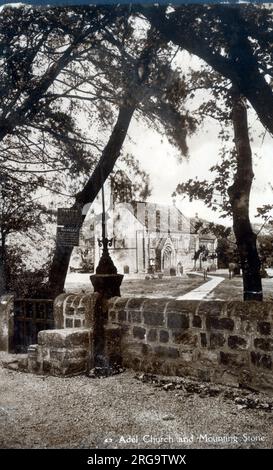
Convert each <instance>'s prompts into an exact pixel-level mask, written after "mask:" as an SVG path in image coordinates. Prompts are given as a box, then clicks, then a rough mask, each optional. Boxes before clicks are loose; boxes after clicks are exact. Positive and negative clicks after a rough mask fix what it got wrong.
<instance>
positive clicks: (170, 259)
mask: <svg viewBox="0 0 273 470" xmlns="http://www.w3.org/2000/svg"><path fill="white" fill-rule="evenodd" d="M174 266H175V251H174V248H173V246H172V245H171V244H169V243H168V244H166V245H165V247H164V249H163V250H162V270H163V271H164V272H165V273H166V274H170V269H171V268H173V267H174Z"/></svg>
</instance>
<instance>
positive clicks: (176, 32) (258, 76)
mask: <svg viewBox="0 0 273 470" xmlns="http://www.w3.org/2000/svg"><path fill="white" fill-rule="evenodd" d="M134 10H135V11H136V12H138V13H141V14H143V16H144V17H145V18H147V19H148V20H149V21H150V23H151V24H152V25H153V27H154V28H156V29H157V30H158V31H159V32H160V34H161V35H162V37H163V38H164V39H165V40H166V41H172V43H173V44H175V45H177V46H179V47H181V49H185V50H187V51H188V52H189V53H190V54H194V55H196V56H198V57H199V58H200V59H202V60H203V61H204V62H205V63H207V64H208V65H209V66H210V67H211V68H212V69H213V70H214V71H216V72H217V73H218V74H220V75H221V76H222V77H224V78H227V79H228V80H230V81H231V82H232V83H234V84H235V85H236V87H237V88H238V92H239V93H240V94H242V95H243V96H244V97H245V98H246V99H247V100H248V101H249V102H250V103H251V105H252V106H253V108H254V109H255V111H256V113H257V115H258V117H259V119H260V121H261V123H262V124H263V125H264V127H265V128H266V129H267V130H269V132H271V133H273V92H272V87H271V85H270V83H268V81H269V80H271V79H272V56H271V53H272V45H271V44H272V39H273V34H272V24H273V17H272V12H271V8H270V7H267V5H255V4H247V5H222V4H219V5H218V4H216V5H200V4H199V5H198V4H197V5H178V6H177V5H173V6H172V7H171V9H169V7H167V6H156V7H154V6H150V5H147V6H146V5H145V6H142V7H139V6H136V7H134Z"/></svg>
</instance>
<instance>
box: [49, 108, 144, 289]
mask: <svg viewBox="0 0 273 470" xmlns="http://www.w3.org/2000/svg"><path fill="white" fill-rule="evenodd" d="M134 111H135V106H132V105H130V104H124V105H123V106H121V107H120V110H119V114H118V118H117V122H116V124H115V127H114V129H113V131H112V134H111V136H110V138H109V141H108V143H107V145H106V146H105V148H104V150H103V152H102V155H101V158H100V160H99V162H98V164H97V166H96V168H95V170H94V172H93V173H92V175H91V177H90V178H89V180H88V181H87V183H86V184H85V186H84V188H83V190H82V191H81V192H80V193H78V194H77V195H76V203H75V204H74V206H73V207H74V208H75V207H77V208H79V209H83V207H84V205H85V204H88V203H92V202H93V201H94V199H95V198H96V196H97V195H98V193H99V191H100V189H101V187H102V184H103V183H104V182H105V180H106V179H107V178H108V176H109V175H110V173H111V172H112V171H113V168H114V166H115V163H116V161H117V159H118V157H119V155H120V152H121V148H122V145H123V142H124V140H125V137H126V135H127V131H128V128H129V125H130V122H131V119H132V117H133V113H134ZM83 220H84V218H83V219H82V223H83ZM72 250H73V248H72V247H62V246H59V245H56V249H55V253H54V257H53V261H52V264H51V267H50V271H49V280H48V287H49V294H50V295H51V296H52V297H56V296H57V295H59V294H61V293H62V292H63V289H64V283H65V278H66V274H67V270H68V266H69V261H70V257H71V253H72Z"/></svg>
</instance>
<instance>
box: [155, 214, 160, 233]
mask: <svg viewBox="0 0 273 470" xmlns="http://www.w3.org/2000/svg"><path fill="white" fill-rule="evenodd" d="M155 225H156V231H157V232H160V211H158V210H157V211H156V213H155Z"/></svg>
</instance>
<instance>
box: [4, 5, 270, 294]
mask: <svg viewBox="0 0 273 470" xmlns="http://www.w3.org/2000/svg"><path fill="white" fill-rule="evenodd" d="M28 11H29V12H30V14H29V17H26V25H29V24H30V23H29V20H30V17H31V15H33V11H32V10H31V9H30V10H28ZM55 11H58V12H59V14H60V18H58V21H56V20H55V22H54V15H53V13H52V12H53V10H52V11H51V13H50V14H49V15H48V16H46V21H44V18H42V17H39V21H38V23H39V25H38V27H37V30H36V31H35V34H34V38H35V41H34V43H35V47H33V42H32V43H29V42H27V46H29V44H31V47H30V51H31V54H29V51H28V54H27V59H28V60H30V64H31V65H32V62H31V60H32V59H31V58H32V57H34V58H36V59H37V57H38V56H39V54H38V52H40V51H41V49H39V47H40V44H42V53H43V54H44V55H45V56H46V57H47V54H48V53H50V54H51V56H50V64H51V66H50V67H46V71H45V73H44V74H43V75H42V76H41V77H38V78H37V77H34V79H33V77H31V80H24V79H23V80H22V82H24V83H28V82H29V84H30V85H31V86H29V85H28V86H26V85H24V87H21V85H20V79H19V80H17V76H16V73H17V75H18V63H19V62H18V60H17V62H16V60H15V70H16V73H15V81H16V80H17V82H16V83H18V84H19V85H18V87H17V89H16V90H15V95H14V99H15V98H16V99H15V104H17V107H16V106H15V107H14V108H15V111H16V113H15V114H14V112H13V109H12V111H11V108H10V109H9V113H7V114H6V117H8V119H5V123H4V120H3V119H2V121H1V119H0V124H2V127H1V125H0V139H1V138H4V137H5V136H6V137H7V136H10V135H12V133H13V132H14V129H15V128H16V129H18V128H19V127H20V126H24V125H31V123H32V122H33V119H34V118H35V119H39V116H40V120H39V125H38V128H37V125H36V130H37V129H38V131H41V123H42V122H44V114H43V112H44V110H47V109H48V106H49V105H52V103H56V100H58V99H60V98H63V99H66V98H68V99H69V100H70V101H71V100H73V99H74V98H75V95H74V97H73V95H72V93H71V92H72V91H73V90H74V91H75V90H77V93H76V99H77V98H78V97H79V93H80V94H81V99H85V100H89V101H91V100H97V98H98V97H97V96H96V97H95V98H94V96H93V98H92V97H90V96H86V98H84V97H83V96H82V95H83V93H81V92H79V90H78V88H79V83H80V80H82V75H80V76H79V74H78V69H77V67H76V74H75V69H74V70H73V72H72V73H71V70H70V69H69V68H67V66H68V65H70V64H72V62H73V63H75V62H77V65H79V66H80V67H83V66H84V65H83V63H84V62H85V63H86V62H88V61H90V62H91V63H92V64H93V65H95V66H96V67H98V66H100V64H101V54H103V56H104V57H105V54H106V53H107V51H108V52H109V51H110V54H112V56H113V55H116V57H112V60H113V61H116V62H115V63H117V62H119V61H120V62H121V64H122V66H123V71H124V70H126V71H127V72H128V71H129V72H130V70H133V74H132V73H129V77H130V80H129V81H131V87H132V85H133V87H135V86H136V90H137V91H139V90H140V88H141V87H143V85H144V84H145V87H144V88H145V90H146V91H147V84H148V85H149V87H148V88H149V90H150V92H151V89H152V88H153V96H154V97H157V98H158V95H161V99H159V100H157V101H156V103H155V104H154V102H153V101H152V100H150V101H149V100H146V99H143V96H142V99H140V100H139V99H137V100H136V99H135V97H134V99H133V100H132V99H131V98H132V96H131V95H132V94H131V92H130V90H129V88H130V87H129V88H128V86H127V88H126V87H125V88H124V87H122V90H123V93H122V94H121V95H119V101H118V102H117V101H116V100H115V105H116V106H117V107H118V110H119V111H118V118H117V121H116V125H115V126H114V129H113V133H112V135H111V137H110V139H109V141H108V144H107V145H106V147H105V148H104V150H103V152H102V155H101V158H100V159H99V162H98V164H97V166H96V167H95V169H94V172H93V174H92V176H91V177H90V178H89V180H88V181H87V183H86V184H85V186H84V188H83V189H82V190H81V191H80V192H79V193H78V194H77V196H76V205H77V207H82V206H83V205H84V204H85V203H87V202H92V200H93V198H94V197H95V195H96V194H97V192H98V191H99V189H100V187H101V184H102V183H103V181H104V179H105V178H106V177H107V176H108V175H109V173H110V172H111V170H112V168H113V166H114V164H115V161H116V160H117V158H118V157H119V153H120V149H121V146H122V143H123V141H124V139H125V136H126V132H127V129H128V126H129V124H130V121H131V119H132V116H133V114H134V113H135V110H136V109H138V110H140V109H141V107H142V109H143V110H144V108H145V110H146V111H148V109H149V111H150V113H151V114H150V115H151V116H152V113H154V114H156V115H157V117H158V118H160V119H161V123H164V122H165V126H166V129H167V131H168V133H169V136H170V138H173V140H174V141H175V142H176V144H177V145H178V146H179V147H180V148H182V150H183V145H184V142H185V136H186V131H187V129H188V130H189V129H191V126H192V127H193V122H192V123H190V119H188V117H187V116H185V115H184V116H183V115H181V113H180V112H179V111H178V107H177V105H176V104H175V100H174V99H173V98H174V97H173V96H172V93H170V94H169V95H168V94H166V93H161V92H160V90H159V87H158V86H155V87H152V86H151V81H149V80H147V79H148V78H149V76H152V77H154V75H155V74H154V73H151V71H152V72H154V71H153V70H149V67H148V66H147V64H148V63H149V60H150V58H151V55H152V50H151V49H154V45H155V44H153V47H152V48H149V46H148V47H147V43H146V51H145V50H144V49H143V47H142V44H140V45H139V46H138V47H137V48H136V51H134V48H131V54H129V55H128V49H126V48H124V44H125V43H126V40H127V38H128V37H132V36H133V35H132V29H133V28H132V24H131V23H130V21H129V19H130V18H132V14H134V13H135V14H136V15H139V14H140V15H144V16H145V17H146V18H148V20H149V21H150V23H151V24H152V26H153V28H152V31H153V33H152V34H153V37H154V38H155V37H156V41H155V42H156V44H157V45H158V44H159V43H161V44H164V48H166V43H168V42H170V41H172V42H173V43H174V44H177V45H178V46H179V47H181V48H185V49H186V50H188V51H189V52H190V53H194V54H196V55H198V56H199V57H201V58H202V59H203V60H205V61H206V62H207V63H208V64H209V65H210V66H212V67H213V68H214V69H215V70H216V71H218V72H219V73H220V74H221V75H222V76H224V77H225V78H227V79H229V80H230V81H232V83H233V84H234V85H235V86H236V87H237V88H238V91H239V93H241V94H243V95H244V96H246V97H247V99H248V100H249V101H250V102H251V103H252V105H253V107H254V109H255V110H256V112H257V114H258V115H259V117H260V119H261V122H263V124H264V125H265V126H266V127H267V128H268V129H270V130H272V122H273V121H272V110H273V106H272V104H273V98H272V90H271V88H270V86H269V85H268V83H267V81H266V76H268V75H269V76H270V74H271V71H270V68H269V67H268V65H267V64H268V57H269V55H270V44H271V42H270V41H271V33H270V32H269V30H270V25H271V21H272V20H271V16H270V13H269V11H266V10H265V9H263V8H256V7H253V8H252V9H251V8H247V7H246V8H244V9H238V8H237V9H234V10H232V8H230V9H227V8H226V7H222V6H218V5H214V6H204V5H197V6H194V7H193V6H192V5H191V6H190V7H189V6H188V7H186V6H180V7H174V8H172V9H171V11H169V10H168V9H167V8H166V7H153V8H152V7H139V6H136V7H134V8H131V9H130V8H129V9H128V7H117V8H112V9H107V8H104V7H101V8H98V7H84V8H83V9H77V8H76V9H72V10H71V9H64V10H62V9H59V10H55ZM71 12H72V16H71ZM38 16H39V15H38ZM71 17H72V20H71ZM124 17H126V21H124ZM5 20H7V21H9V18H8V15H6V16H5ZM59 22H60V24H61V27H59V26H58V24H59ZM34 23H35V22H34ZM35 24H36V23H35ZM90 24H91V26H90ZM74 25H76V26H75V27H74ZM120 26H121V28H120ZM241 26H242V27H241ZM12 28H13V27H12ZM12 28H11V29H12ZM39 28H40V29H39ZM26 29H27V28H25V30H26ZM119 29H121V30H122V34H123V38H121V37H120V35H119ZM6 30H9V27H8V28H7V24H5V27H4V28H3V29H2V33H3V34H4V38H5V41H6V40H7V42H8V44H9V47H10V44H11V46H12V47H14V46H13V43H12V40H11V41H10V39H9V37H7V38H6V36H5V34H6V32H5V31H6ZM15 30H16V28H15ZM155 30H156V31H158V32H159V33H160V37H158V35H157V36H156V35H155ZM12 31H13V29H12ZM37 31H43V32H44V34H43V35H42V36H43V37H41V36H39V34H37ZM64 32H65V35H64V34H63V33H64ZM126 35H127V36H126ZM25 36H27V35H26V34H25ZM250 36H251V38H250ZM10 37H11V38H13V33H12V34H11V35H10ZM15 37H16V41H15V42H16V47H17V48H18V44H19V45H20V44H24V41H22V40H18V31H17V30H16V31H15ZM19 37H20V34H19ZM48 38H50V40H51V42H49V46H48V43H44V42H43V41H44V40H48ZM20 39H22V38H21V37H20ZM24 39H25V38H24ZM56 39H57V41H56ZM67 39H68V40H69V41H68V43H69V45H68V47H67V48H65V50H64V49H63V47H64V46H67V44H66V41H67ZM250 39H251V40H250ZM5 41H3V44H5ZM37 41H38V42H37ZM136 43H137V41H134V42H133V44H134V46H136ZM56 44H57V51H56ZM60 44H61V46H59V45H60ZM98 44H99V45H100V46H101V45H103V47H102V48H101V50H100V49H99V48H97V49H96V47H95V46H97V45H98ZM52 45H53V46H52ZM109 45H111V47H110V48H109ZM131 45H132V43H131ZM44 46H45V47H44ZM54 47H55V49H54ZM58 47H59V48H58ZM113 47H115V54H113ZM37 48H38V49H37ZM141 48H142V50H143V52H144V55H143V56H142V55H141V51H140V49H141ZM19 50H20V47H19ZM37 51H38V52H37ZM94 51H95V52H96V53H95V54H93V52H94ZM132 51H133V54H132ZM9 57H15V58H16V54H13V55H12V54H10V53H9ZM56 57H57V59H56ZM17 59H18V56H17ZM82 60H83V61H82ZM8 62H9V61H7V67H6V68H5V73H6V75H5V76H4V77H3V79H4V80H3V83H4V82H6V83H7V82H8V79H7V77H9V76H10V73H12V72H13V68H14V61H13V59H12V60H11V63H12V66H13V67H10V66H9V63H8ZM42 63H43V62H42ZM113 63H114V62H112V64H113ZM16 64H17V66H16ZM124 66H125V68H124ZM30 69H31V70H34V69H35V68H34V67H32V68H31V67H30ZM118 69H119V70H121V69H120V68H119V67H118ZM167 69H168V71H170V66H169V67H167ZM110 70H113V68H110ZM161 71H162V67H161ZM61 72H64V73H65V76H66V77H68V76H71V77H72V82H71V81H70V82H68V81H67V80H63V77H62V80H61V82H62V86H65V87H66V88H65V89H63V88H62V89H61V90H58V92H57V93H56V92H54V91H53V90H52V89H50V87H52V85H53V84H54V83H56V80H58V77H59V75H60V73H61ZM24 73H25V75H26V74H27V72H24ZM25 75H24V77H25ZM19 76H20V74H19ZM163 76H165V77H166V73H165V74H163ZM24 77H23V78H24ZM75 77H76V78H77V81H76V84H75ZM117 77H118V79H119V78H120V75H119V74H115V75H114V77H113V78H112V83H114V82H115V79H116V78H117ZM122 77H123V78H124V77H125V73H123V74H122ZM21 78H22V77H21ZM73 80H74V81H73ZM12 82H13V81H11V83H12ZM180 82H181V80H180ZM69 83H70V84H71V86H70V88H69V86H68V85H69ZM118 83H120V81H119V80H118ZM125 83H127V84H128V81H125ZM158 83H161V85H162V80H161V82H159V81H157V85H158ZM177 83H179V80H177ZM116 84H117V82H116ZM102 85H103V86H102V88H101V90H104V91H105V90H106V95H107V99H108V100H111V96H109V93H108V87H107V84H106V83H104V84H102ZM67 86H68V88H67ZM20 87H21V88H20ZM116 89H117V90H120V88H119V87H117V86H116ZM131 89H132V88H131ZM142 89H143V88H142ZM169 89H170V87H169ZM124 91H125V93H124ZM18 92H19V98H18ZM181 92H182V93H183V88H182V89H181V88H180V89H179V93H180V95H181ZM100 93H101V91H100ZM104 94H105V93H104ZM137 94H138V93H137ZM164 95H165V97H166V96H167V99H164V98H163V97H164ZM11 96H12V95H11ZM144 96H145V98H147V94H146V93H144ZM148 96H152V93H150V95H149V94H148ZM115 97H116V98H117V97H118V96H117V95H115ZM147 101H148V106H147V103H146V102H147ZM11 103H12V100H11ZM18 103H19V106H18ZM144 105H145V106H144ZM58 111H60V109H59V108H58ZM166 111H167V112H166ZM40 112H41V113H40ZM39 113H40V115H39ZM55 114H56V115H59V113H55ZM18 117H19V119H18ZM10 119H11V121H10ZM6 123H8V125H7V124H6ZM171 124H172V125H171ZM173 124H175V126H174V125H173ZM178 124H180V132H179V126H178ZM50 127H51V126H48V125H47V126H46V129H47V130H48V129H50ZM70 129H71V127H70ZM57 134H58V133H57ZM60 134H62V132H61V133H60ZM68 134H69V133H68V132H67V133H66V140H67V139H68V140H67V141H68V142H69V139H70V136H69V135H68ZM78 140H79V138H78ZM70 142H71V140H70ZM184 150H185V146H184ZM77 153H78V155H79V154H80V152H77ZM68 252H69V250H68ZM69 257H70V254H69V253H67V254H65V253H63V254H62V256H60V254H59V256H58V257H57V255H56V256H55V257H54V263H53V265H54V267H55V268H54V269H55V272H56V270H63V271H65V267H67V265H68V260H69ZM56 258H58V262H56ZM53 271H54V270H51V275H50V279H51V280H50V284H51V286H53V285H56V286H57V284H56V282H55V281H56V279H55V278H54V275H53ZM61 284H62V282H60V284H59V287H60V286H61Z"/></svg>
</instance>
